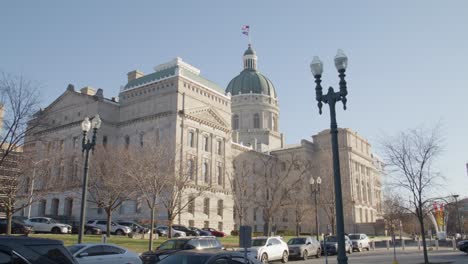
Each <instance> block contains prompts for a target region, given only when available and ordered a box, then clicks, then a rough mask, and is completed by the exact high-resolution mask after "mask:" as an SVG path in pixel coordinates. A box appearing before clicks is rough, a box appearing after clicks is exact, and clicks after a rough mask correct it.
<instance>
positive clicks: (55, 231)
mask: <svg viewBox="0 0 468 264" xmlns="http://www.w3.org/2000/svg"><path fill="white" fill-rule="evenodd" d="M51 232H52V234H60V228H58V227H54V228H52V230H51Z"/></svg>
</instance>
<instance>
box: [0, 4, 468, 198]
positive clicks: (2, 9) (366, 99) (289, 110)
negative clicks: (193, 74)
mask: <svg viewBox="0 0 468 264" xmlns="http://www.w3.org/2000/svg"><path fill="white" fill-rule="evenodd" d="M243 24H248V25H250V26H251V36H252V42H253V46H254V48H255V49H256V51H257V55H258V57H259V62H258V65H259V69H260V71H261V72H262V73H264V74H265V75H266V76H268V77H269V78H270V79H271V80H272V81H273V83H274V84H275V86H276V89H277V92H278V95H279V100H280V106H281V119H280V128H281V130H282V131H283V132H284V133H285V135H286V140H287V143H296V142H298V141H299V140H300V139H302V138H307V139H310V136H311V135H312V134H315V133H317V132H319V131H321V130H323V129H325V128H327V127H328V126H329V117H328V109H326V111H325V112H324V115H323V116H319V115H318V111H317V108H316V102H315V99H314V91H313V88H314V83H313V78H312V76H311V74H310V70H309V63H310V61H311V59H312V57H313V56H314V55H319V56H320V57H321V58H322V60H323V61H324V63H325V71H324V82H323V84H324V86H325V87H327V86H329V85H333V86H335V87H336V86H337V81H338V78H337V76H336V75H337V73H336V71H335V69H334V67H333V56H334V55H335V53H336V49H337V48H342V49H343V50H344V51H345V52H346V53H347V55H348V56H349V70H348V72H347V75H348V78H347V81H348V88H349V97H348V110H347V111H346V112H344V111H342V110H341V109H340V110H338V122H339V125H340V126H341V127H349V128H352V129H353V130H356V131H358V133H359V134H361V135H363V136H364V137H366V138H368V139H369V140H370V142H371V143H372V144H374V145H376V143H377V142H376V141H377V139H378V138H381V137H382V135H383V134H384V133H387V134H390V135H391V134H394V133H396V132H398V131H400V130H404V129H407V128H410V127H415V126H418V125H421V124H424V125H426V126H432V125H434V124H436V123H437V122H441V123H442V124H443V132H444V134H445V138H446V143H447V146H446V149H445V152H444V154H443V156H442V157H441V159H440V162H439V163H438V166H439V167H440V169H441V171H442V173H443V174H444V175H445V176H446V177H447V179H448V180H447V187H446V190H445V192H447V193H448V192H452V193H460V194H461V195H462V196H466V195H468V191H467V190H468V188H467V186H468V175H467V172H466V168H465V163H466V162H467V161H468V140H467V136H468V133H467V132H468V121H467V113H468V104H467V103H466V100H467V99H468V87H467V81H468V78H467V77H468V60H467V59H468V1H464V0H460V1H428V0H421V1H407V0H402V1H371V0H369V1H311V0H306V1H271V0H270V1H219V0H212V1H115V0H114V1H73V2H72V1H58V0H57V1H18V0H17V1H2V3H1V4H0V33H1V39H0V71H5V72H8V73H13V74H23V75H25V76H27V77H28V78H30V79H33V80H37V81H39V82H40V83H41V84H42V86H43V87H44V88H43V93H42V97H43V98H42V99H43V101H44V105H47V104H48V103H50V102H51V101H53V100H54V99H55V98H56V97H57V96H59V95H60V94H61V93H62V92H63V91H64V90H65V88H66V87H67V85H68V83H73V84H75V86H76V87H77V88H80V87H83V86H85V85H90V86H93V87H97V88H103V89H104V94H105V96H106V97H111V96H117V94H118V91H119V87H120V86H121V85H124V84H125V81H126V73H127V72H128V71H130V70H133V69H136V68H138V69H140V70H142V71H143V72H145V73H149V72H151V71H152V67H153V66H155V65H157V64H160V63H163V62H166V61H168V60H170V59H172V58H174V57H176V56H180V57H182V58H183V59H184V60H185V61H187V62H189V63H191V64H193V65H194V66H196V67H198V68H200V69H201V71H202V74H203V75H204V76H205V77H207V78H209V79H211V80H213V81H215V82H217V83H218V84H220V85H221V86H223V87H225V86H227V84H228V82H229V81H230V80H231V79H232V78H233V77H234V76H236V75H237V74H238V73H239V72H240V71H241V66H242V63H241V62H242V61H241V55H242V53H243V52H244V50H245V49H246V46H247V38H246V37H245V36H243V35H242V34H241V30H240V27H241V26H242V25H243Z"/></svg>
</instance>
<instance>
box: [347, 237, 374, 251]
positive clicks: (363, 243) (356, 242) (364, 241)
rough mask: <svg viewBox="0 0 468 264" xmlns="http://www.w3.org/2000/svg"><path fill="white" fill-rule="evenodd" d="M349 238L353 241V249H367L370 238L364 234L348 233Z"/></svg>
mask: <svg viewBox="0 0 468 264" xmlns="http://www.w3.org/2000/svg"><path fill="white" fill-rule="evenodd" d="M349 239H351V242H352V243H353V250H357V251H359V252H361V251H362V250H363V249H364V248H365V249H366V250H367V251H369V249H370V240H369V237H368V236H367V235H366V234H362V233H361V234H359V233H358V234H349Z"/></svg>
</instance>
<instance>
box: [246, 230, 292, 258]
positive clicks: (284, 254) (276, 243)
mask: <svg viewBox="0 0 468 264" xmlns="http://www.w3.org/2000/svg"><path fill="white" fill-rule="evenodd" d="M241 251H242V250H241ZM247 255H249V256H250V257H251V258H253V259H257V260H260V261H261V262H262V263H268V262H269V261H273V260H281V262H283V263H286V262H288V258H289V248H288V244H286V242H284V241H283V239H281V237H279V236H274V237H255V238H252V247H250V248H248V249H247Z"/></svg>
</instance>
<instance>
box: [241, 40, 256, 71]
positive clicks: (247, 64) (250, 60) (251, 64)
mask: <svg viewBox="0 0 468 264" xmlns="http://www.w3.org/2000/svg"><path fill="white" fill-rule="evenodd" d="M244 70H252V71H256V70H257V55H256V54H255V50H253V49H252V45H250V44H249V47H248V48H247V50H246V51H245V52H244Z"/></svg>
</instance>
